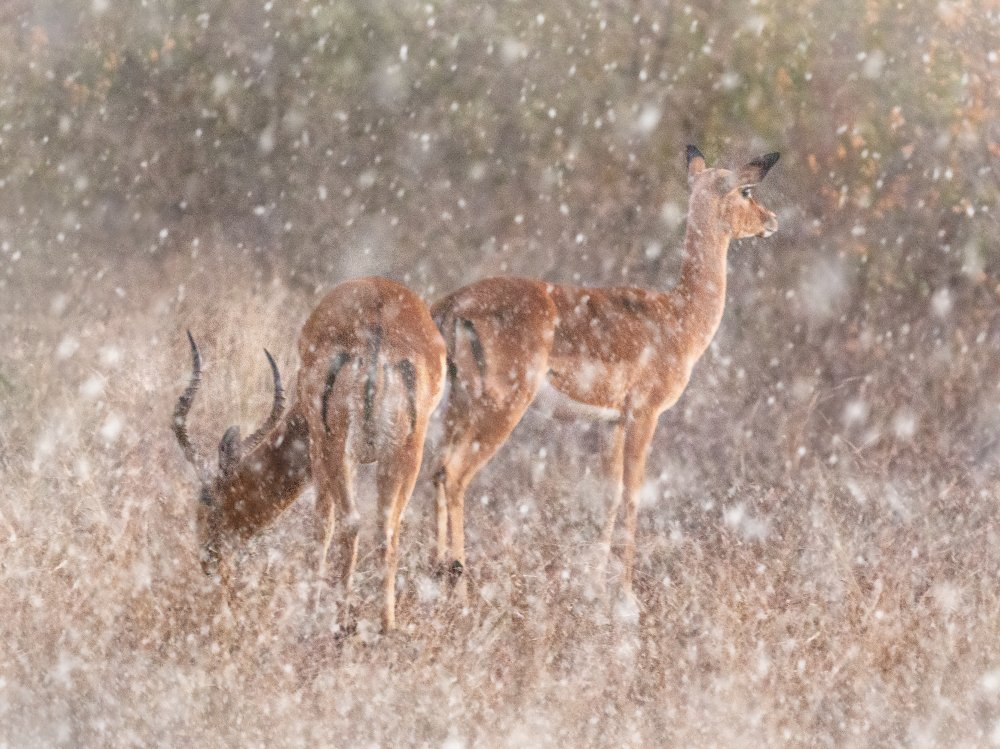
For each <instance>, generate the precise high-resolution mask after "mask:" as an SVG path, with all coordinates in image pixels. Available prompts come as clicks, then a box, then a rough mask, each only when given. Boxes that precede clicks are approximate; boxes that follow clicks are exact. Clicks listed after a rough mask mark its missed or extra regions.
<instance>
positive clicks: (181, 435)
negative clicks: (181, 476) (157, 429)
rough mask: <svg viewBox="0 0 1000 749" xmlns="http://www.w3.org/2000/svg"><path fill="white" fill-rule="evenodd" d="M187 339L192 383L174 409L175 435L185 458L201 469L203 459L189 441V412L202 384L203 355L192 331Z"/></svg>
mask: <svg viewBox="0 0 1000 749" xmlns="http://www.w3.org/2000/svg"><path fill="white" fill-rule="evenodd" d="M187 337H188V341H189V342H190V343H191V381H190V382H188V386H187V388H186V389H185V390H184V392H183V393H181V397H180V398H178V399H177V407H176V408H175V409H174V418H173V428H174V434H175V435H176V436H177V442H178V443H180V446H181V450H183V451H184V457H185V458H187V459H188V461H189V462H190V463H191V464H192V465H193V466H195V467H196V468H200V464H201V462H202V461H201V458H200V456H199V455H198V453H197V451H196V450H195V449H194V446H193V445H192V444H191V440H190V439H188V433H187V415H188V411H190V410H191V404H192V403H193V402H194V396H195V394H196V393H197V392H198V386H199V385H200V384H201V353H200V352H199V351H198V345H197V344H196V343H195V342H194V336H192V335H191V331H190V330H189V331H188V332H187Z"/></svg>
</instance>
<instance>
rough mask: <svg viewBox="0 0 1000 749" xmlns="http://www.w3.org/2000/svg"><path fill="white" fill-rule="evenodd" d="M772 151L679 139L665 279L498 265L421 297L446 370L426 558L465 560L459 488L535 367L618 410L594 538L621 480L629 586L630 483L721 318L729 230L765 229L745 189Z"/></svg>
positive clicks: (504, 424)
mask: <svg viewBox="0 0 1000 749" xmlns="http://www.w3.org/2000/svg"><path fill="white" fill-rule="evenodd" d="M692 151H693V154H692V153H691V152H692ZM776 160H777V155H776V154H771V155H769V156H767V157H762V158H761V159H756V160H754V161H752V162H750V163H749V164H747V165H746V166H745V167H744V168H743V169H741V170H740V171H739V172H731V171H728V170H725V169H708V168H706V167H705V162H704V158H703V157H702V156H701V154H700V153H698V152H697V149H691V150H690V151H689V180H690V183H691V201H690V206H689V209H688V223H687V233H686V237H685V241H684V261H683V264H682V269H681V275H680V280H679V281H678V283H677V286H676V287H675V288H674V289H673V290H672V291H670V292H669V293H660V292H654V291H647V290H645V289H639V288H634V287H618V288H587V287H580V286H563V285H552V284H547V283H544V282H542V281H537V280H533V279H527V278H502V277H501V278H488V279H485V280H482V281H479V282H477V283H473V284H470V285H469V286H466V287H464V288H462V289H459V290H458V291H456V292H454V293H453V294H451V295H450V296H447V297H445V298H444V299H442V300H440V301H439V302H437V304H435V305H434V306H433V308H432V310H431V312H432V314H433V315H434V319H435V320H436V321H437V322H438V325H439V326H440V327H441V330H442V331H444V332H445V337H446V339H447V341H448V346H449V349H448V356H449V360H450V363H451V368H452V371H453V373H454V374H453V382H454V386H453V388H452V392H451V395H450V396H449V401H448V409H447V413H446V415H445V429H446V438H445V447H444V451H443V455H442V458H441V461H440V467H439V468H438V470H437V471H436V472H435V474H434V476H435V483H436V485H437V513H438V515H437V517H438V523H437V556H438V561H439V563H441V564H442V565H447V564H448V563H449V561H453V562H458V563H459V564H460V565H464V564H465V548H464V532H463V523H464V521H463V503H464V495H465V490H466V488H467V487H468V485H469V482H470V481H471V480H472V478H473V476H475V474H476V472H477V471H478V470H479V469H480V468H481V467H482V466H483V465H484V464H485V463H486V462H487V461H488V460H489V459H490V458H491V457H492V456H493V454H494V453H495V452H496V451H497V449H498V448H499V447H500V445H501V444H503V442H504V441H505V440H506V439H507V437H508V436H509V435H510V433H511V431H512V430H513V429H514V427H515V426H516V425H517V423H518V421H520V419H521V416H522V415H523V413H524V411H525V409H527V407H528V405H529V404H530V403H531V401H532V400H533V399H534V397H535V395H536V394H537V392H538V390H539V388H540V386H541V385H542V383H543V381H544V380H545V379H546V378H547V379H548V382H549V383H550V384H551V385H552V386H553V387H554V388H555V389H557V390H559V391H561V392H562V393H563V394H565V395H566V396H568V397H569V398H571V399H573V400H575V401H578V402H580V403H584V404H588V405H591V406H599V407H603V408H607V409H614V410H616V411H617V412H618V413H619V414H620V416H619V418H618V420H617V423H616V427H615V436H614V449H613V454H612V466H613V473H614V479H615V483H616V486H617V489H616V490H615V493H614V496H613V497H612V501H611V507H610V514H609V516H608V520H607V524H606V526H605V529H604V533H603V534H602V548H603V551H604V559H605V562H606V559H607V555H608V553H609V550H610V546H611V542H612V539H613V536H614V534H615V529H616V523H617V520H616V519H617V512H618V508H619V505H620V503H621V498H622V493H623V491H624V498H625V508H626V512H625V524H624V531H623V533H622V539H621V540H622V543H623V547H624V548H623V564H624V571H623V585H624V588H625V590H626V591H627V592H630V590H631V584H632V566H633V559H634V554H635V525H636V513H637V508H638V492H639V488H640V486H641V484H642V479H643V474H644V470H645V460H646V453H647V451H648V449H649V443H650V441H651V440H652V437H653V432H654V430H655V428H656V422H657V419H658V417H659V415H660V414H661V413H662V412H663V411H664V410H666V409H667V408H670V406H672V405H673V404H674V403H676V401H677V399H678V398H679V397H680V395H681V393H682V392H683V391H684V388H685V386H686V385H687V382H688V379H689V377H690V375H691V368H692V367H693V366H694V363H695V362H696V361H697V360H698V358H699V357H700V356H701V355H702V353H703V352H704V351H705V349H706V347H707V346H708V344H709V342H710V341H711V339H712V336H713V335H714V334H715V331H716V329H717V328H718V326H719V323H720V321H721V319H722V312H723V306H724V304H725V295H726V252H727V249H728V247H729V242H730V240H732V239H739V238H741V237H749V236H767V235H770V234H771V233H772V232H773V231H775V230H776V229H777V220H776V218H775V216H774V214H773V213H771V212H770V211H768V210H767V209H766V208H764V207H763V206H761V205H760V204H759V203H758V202H757V201H756V200H754V199H753V197H751V196H749V195H748V194H747V193H746V191H747V188H748V187H749V186H751V185H753V184H756V183H757V182H758V181H759V180H760V179H761V178H762V177H763V176H764V174H766V173H767V170H768V169H770V167H771V166H773V164H774V162H775V161H776ZM457 320H462V321H465V322H466V323H467V324H468V325H470V326H471V327H472V328H473V329H474V330H475V333H476V337H477V340H478V342H479V343H478V345H480V346H481V347H482V349H483V354H482V355H483V357H484V358H485V364H486V366H485V374H482V372H481V367H480V366H478V365H477V362H476V361H475V357H474V356H473V355H472V354H473V352H472V348H471V346H470V345H469V343H466V342H464V341H463V339H462V337H461V336H460V335H456V334H454V332H453V331H454V325H455V322H456V321H457ZM449 535H450V545H449ZM449 554H450V560H449ZM603 567H604V565H602V570H603Z"/></svg>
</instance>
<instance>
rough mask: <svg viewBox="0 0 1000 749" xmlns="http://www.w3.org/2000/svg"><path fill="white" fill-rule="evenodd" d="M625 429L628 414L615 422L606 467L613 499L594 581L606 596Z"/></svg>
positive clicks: (616, 514)
mask: <svg viewBox="0 0 1000 749" xmlns="http://www.w3.org/2000/svg"><path fill="white" fill-rule="evenodd" d="M625 429H626V416H625V415H622V417H621V418H620V419H619V420H618V421H617V422H616V423H615V426H614V432H613V434H612V437H611V451H610V453H609V454H608V456H607V461H606V463H605V467H606V470H607V477H608V479H609V482H608V483H609V485H610V488H611V501H610V502H609V503H608V515H607V517H606V518H605V521H604V528H603V529H602V531H601V539H600V542H599V544H598V552H597V560H596V563H595V565H594V569H593V570H592V572H593V583H594V587H595V588H596V591H597V595H598V596H600V597H601V598H604V597H606V595H607V590H608V585H607V578H608V563H609V562H610V561H611V546H612V543H613V541H614V537H615V527H616V526H617V524H618V513H619V510H620V509H621V503H622V494H623V486H622V477H623V474H624V470H625Z"/></svg>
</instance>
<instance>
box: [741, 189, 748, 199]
mask: <svg viewBox="0 0 1000 749" xmlns="http://www.w3.org/2000/svg"><path fill="white" fill-rule="evenodd" d="M740 195H742V196H743V197H744V198H748V199H749V197H750V188H749V187H744V188H742V189H741V190H740Z"/></svg>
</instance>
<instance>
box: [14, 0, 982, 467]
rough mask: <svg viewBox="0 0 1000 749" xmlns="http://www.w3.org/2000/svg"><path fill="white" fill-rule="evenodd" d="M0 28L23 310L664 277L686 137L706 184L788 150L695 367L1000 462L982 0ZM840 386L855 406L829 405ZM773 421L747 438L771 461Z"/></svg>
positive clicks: (597, 6) (555, 2)
mask: <svg viewBox="0 0 1000 749" xmlns="http://www.w3.org/2000/svg"><path fill="white" fill-rule="evenodd" d="M0 15H2V18H0V41H2V44H0V60H2V66H0V70H2V87H3V88H2V96H0V158H2V171H3V173H2V174H0V235H2V237H3V244H2V249H0V252H2V254H0V294H2V296H3V297H4V298H5V299H6V300H7V301H6V302H5V305H10V304H11V300H13V304H14V307H13V309H12V310H11V311H12V312H15V311H16V313H17V314H18V315H23V314H28V313H30V312H32V311H48V312H50V313H52V309H54V308H52V295H53V294H58V295H59V297H58V298H59V300H60V301H59V303H58V304H57V305H56V307H58V314H67V315H69V314H73V313H74V312H80V311H84V312H86V313H87V314H91V315H96V316H101V315H108V314H114V312H113V310H114V309H115V305H116V304H119V300H120V298H121V297H124V296H126V295H128V294H130V293H131V294H133V295H138V296H139V297H141V296H142V295H143V293H144V292H143V289H149V288H152V287H156V286H157V285H159V286H161V287H162V286H171V285H175V284H177V283H183V282H184V279H185V278H186V277H190V276H192V275H197V274H199V273H201V274H209V275H213V274H214V276H215V277H216V278H217V282H218V283H219V284H220V285H225V284H226V283H228V282H231V280H232V278H234V277H235V276H241V275H245V274H247V273H252V274H253V276H254V278H255V279H256V280H257V281H256V282H257V283H258V284H259V286H260V287H261V288H263V287H264V286H265V285H266V284H268V283H272V282H274V281H275V279H277V280H278V281H279V282H282V283H285V284H288V285H289V286H290V287H292V288H301V289H303V290H304V291H306V292H308V293H313V292H314V291H315V290H316V289H318V288H322V287H329V286H330V285H332V284H333V283H335V282H337V281H339V280H342V279H343V278H346V277H349V276H355V275H360V274H370V273H371V274H374V273H377V274H386V275H389V276H392V277H395V278H397V279H399V280H403V281H405V282H408V283H410V284H411V285H413V286H414V288H416V289H417V290H418V291H420V292H421V293H423V294H425V295H426V296H427V297H428V298H434V297H436V296H438V295H440V294H442V293H444V292H446V291H448V290H451V289H453V288H455V287H457V286H459V285H461V284H463V283H465V282H468V281H471V280H474V279H476V278H479V277H482V276H484V275H488V274H495V273H518V274H530V275H537V276H541V277H544V278H546V279H549V280H554V281H578V282H580V283H594V284H597V283H602V284H610V283H632V284H638V285H645V286H651V287H660V288H667V287H669V285H670V284H671V283H672V279H673V274H674V273H675V271H676V268H677V263H678V252H677V249H678V248H679V244H680V238H681V236H682V233H683V223H684V222H683V217H684V212H685V210H686V185H685V180H684V172H683V162H682V156H681V153H682V150H683V146H684V145H685V144H686V143H688V142H693V143H696V144H698V145H699V146H700V148H701V149H702V150H703V151H704V152H705V153H706V155H707V156H708V157H709V160H710V161H720V162H722V163H724V164H727V165H733V164H734V163H736V162H738V161H740V160H741V159H745V158H748V157H750V156H752V155H756V154H757V153H758V152H762V151H764V150H780V151H781V152H782V155H783V158H782V161H781V162H780V165H779V168H778V169H776V170H775V171H774V172H773V173H772V176H771V177H769V180H768V184H767V185H765V186H763V187H762V189H761V195H762V199H763V200H764V202H765V203H767V204H768V205H769V206H770V207H772V208H773V209H775V210H776V211H777V212H778V213H779V216H780V219H781V223H782V230H781V232H780V233H779V234H778V235H777V236H775V237H774V238H772V239H770V240H768V241H766V242H749V243H745V246H744V247H742V249H739V250H737V251H736V252H734V253H733V254H732V258H733V259H732V269H731V289H730V307H729V311H728V313H727V322H726V323H724V328H723V331H722V334H721V336H720V339H719V340H718V342H717V345H716V347H715V348H714V349H713V352H715V357H716V359H718V358H720V354H725V357H724V358H725V360H726V361H728V360H729V359H732V360H734V361H736V362H737V364H738V367H739V368H740V370H741V375H740V382H747V381H749V382H750V383H752V384H751V385H745V386H743V387H744V390H743V391H742V397H743V400H744V402H749V401H750V400H752V401H754V402H756V401H757V400H759V399H762V398H766V397H768V396H773V397H776V398H777V399H778V400H779V401H782V400H783V401H784V402H785V405H788V404H789V403H793V402H794V401H795V397H796V396H795V395H794V393H796V392H798V393H800V394H808V396H807V397H806V396H804V397H805V403H804V404H799V406H800V410H802V409H804V408H806V407H808V408H810V409H812V408H815V409H818V410H819V412H820V413H826V415H825V416H824V418H826V419H827V420H828V423H837V424H838V425H840V426H842V427H843V429H839V428H838V430H837V431H840V432H843V433H842V434H841V436H843V437H844V438H845V439H848V438H849V436H848V435H847V433H846V432H847V431H849V429H848V428H849V427H851V426H852V425H858V424H861V423H862V422H864V423H865V424H866V425H867V426H871V425H872V423H874V424H875V426H874V427H873V428H872V429H868V430H867V431H865V432H864V434H857V435H854V439H855V441H861V442H864V443H865V444H870V445H876V444H878V443H879V440H880V439H881V438H882V436H883V435H889V437H890V439H889V441H888V442H886V443H885V445H884V446H885V447H886V448H887V449H888V450H889V453H890V454H891V455H895V451H897V448H899V444H900V443H905V442H908V441H910V438H912V437H915V436H923V437H926V438H928V439H924V440H921V441H920V444H921V446H922V448H927V447H928V446H931V447H933V449H940V450H941V451H944V452H948V451H949V450H952V449H953V448H954V445H952V443H953V442H954V440H952V439H950V438H944V439H942V438H941V432H940V431H939V427H940V426H941V425H944V426H946V427H948V428H947V430H946V433H947V435H949V436H951V435H955V434H957V433H961V434H962V435H963V439H962V440H961V442H962V451H963V452H962V456H963V459H964V460H971V461H974V462H975V461H978V462H982V459H983V457H984V455H987V454H992V453H994V452H995V448H994V445H995V444H996V438H995V436H994V435H995V434H997V431H998V430H1000V415H998V411H997V408H996V406H995V405H993V401H996V400H998V399H997V398H996V396H997V395H998V393H997V389H996V387H997V386H996V382H995V379H996V377H995V374H993V375H991V376H985V375H986V373H987V372H995V371H996V370H995V369H991V367H994V366H995V365H996V364H997V360H996V356H995V355H994V354H993V353H992V352H994V351H995V350H996V349H997V347H998V345H1000V329H998V323H997V302H998V294H1000V285H998V284H1000V253H998V252H997V235H998V231H997V229H998V225H997V214H998V211H1000V204H998V196H1000V178H998V174H997V164H998V162H1000V111H998V109H1000V97H998V96H997V93H998V70H1000V61H998V54H1000V45H998V44H997V39H998V32H1000V13H998V12H997V11H996V10H995V9H994V10H990V9H989V8H988V6H987V4H980V3H975V2H959V1H949V0H943V1H939V0H933V1H929V0H918V1H916V2H906V3H901V2H896V1H895V0H892V1H878V0H869V1H867V2H862V1H861V0H844V1H843V2H837V3H825V2H818V0H805V1H804V2H799V1H796V2H788V1H786V0H776V1H774V2H769V1H768V0H750V2H745V3H731V2H722V1H721V0H720V1H715V2H713V1H711V0H703V1H702V2H691V3H675V2H659V1H658V0H656V1H654V0H629V1H627V2H583V1H582V0H546V2H543V3H534V2H530V3H529V2H507V3H497V4H484V3H472V2H464V1H458V0H452V1H445V2H437V1H431V0H427V1H423V2H397V1H396V0H391V1H385V2H383V1H380V0H375V1H374V2H334V3H320V2H298V1H297V0H284V1H282V0H268V1H264V0H261V2H231V1H230V0H202V1H200V2H194V1H188V0H174V1H169V0H165V1H163V2H154V1H152V0H149V1H146V0H144V1H143V2H120V1H119V0H58V1H57V0H41V1H38V2H27V0H14V1H12V2H8V3H7V4H5V6H4V8H3V10H2V11H0ZM19 289H21V290H22V293H20V294H19V292H18V290H19ZM39 289H44V290H45V292H46V293H38V290H39ZM50 308H51V309H50ZM970 351H971V353H970ZM976 352H980V353H979V354H978V355H977V353H976ZM706 366H707V365H706ZM713 371H714V370H713ZM727 371H728V370H727ZM719 372H720V376H723V375H725V376H726V377H728V375H727V374H726V372H723V371H722V370H719ZM980 375H982V376H980ZM724 379H725V377H724ZM729 382H730V384H729V385H726V387H727V388H729V390H732V389H733V388H736V390H737V392H738V393H739V388H738V385H737V382H736V379H735V376H732V377H729ZM848 382H850V383H854V384H853V385H852V386H851V387H849V388H841V386H842V385H843V384H844V383H848ZM723 384H724V385H725V383H723ZM817 388H820V390H817ZM822 388H827V391H826V392H825V394H822V395H820V396H818V397H815V398H814V397H813V396H814V395H815V394H816V393H822V392H823V391H822ZM835 388H841V389H840V390H836V391H834V390H831V389H835ZM851 398H856V399H859V400H858V404H860V405H857V404H856V406H855V411H853V412H851V413H854V414H855V415H857V414H862V412H863V414H862V415H863V418H857V419H855V418H853V417H851V416H850V415H849V414H848V415H846V416H845V415H844V414H845V413H846V412H845V411H844V409H845V408H847V405H845V404H848V402H849V401H850V399H851ZM990 398H992V401H990V403H989V405H988V406H986V407H980V406H981V405H984V404H986V400H984V399H990ZM810 399H812V401H815V402H812V401H811V400H810ZM810 403H812V405H810ZM781 405H782V404H781V403H778V408H781ZM931 405H933V409H934V411H935V413H934V417H933V419H928V418H923V417H922V413H923V412H924V411H925V410H926V409H927V408H928V407H930V406H931ZM824 409H825V412H824ZM858 409H861V410H860V411H859V410H858ZM872 409H874V411H873V410H872ZM783 412H787V409H785V410H784V411H783ZM869 417H872V418H869ZM779 421H780V420H779ZM932 422H933V424H934V427H933V428H930V424H931V423H932ZM893 425H895V427H893ZM772 426H773V427H774V429H776V430H777V431H776V432H775V433H774V434H773V435H771V436H772V437H773V439H769V440H765V443H767V444H769V445H770V448H769V449H773V446H774V444H775V440H776V441H777V442H778V443H782V444H784V443H786V442H787V445H786V447H788V449H789V451H790V454H792V448H794V447H795V445H794V444H792V442H793V441H794V440H792V438H791V437H790V436H788V434H787V432H788V428H789V427H788V424H784V423H776V422H775V421H774V420H770V419H769V420H765V422H764V423H762V424H761V425H760V429H763V430H765V431H766V430H767V429H769V428H771V427H772ZM819 426H820V427H822V426H823V425H822V423H820V424H819ZM925 427H927V428H928V429H929V431H928V432H927V433H925V434H923V435H921V434H920V430H921V429H922V428H925ZM845 430H846V431H845ZM873 430H874V431H873ZM820 431H824V430H823V429H820ZM826 431H829V430H826ZM828 437H829V435H828V434H826V435H825V436H824V439H827V438H828ZM900 437H903V438H905V439H897V438H900ZM939 443H940V444H939ZM854 446H857V445H854ZM824 449H825V448H824ZM984 451H985V452H984ZM793 457H794V455H793ZM890 457H891V456H890ZM796 459H797V458H796Z"/></svg>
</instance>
